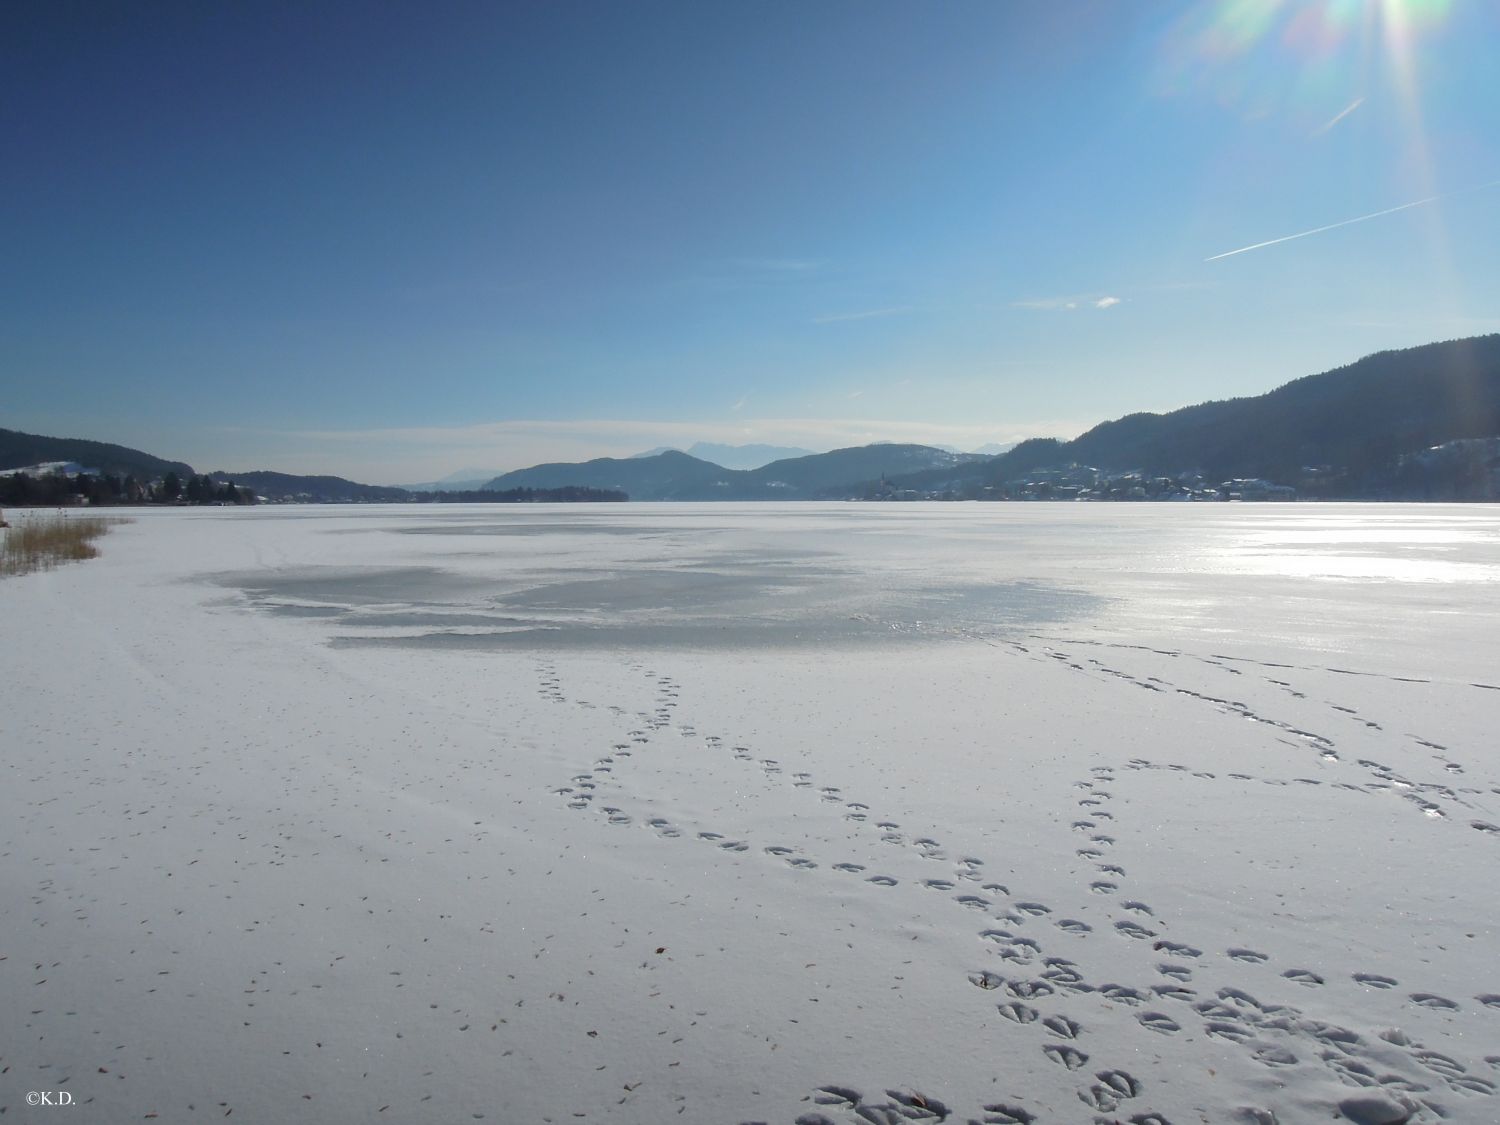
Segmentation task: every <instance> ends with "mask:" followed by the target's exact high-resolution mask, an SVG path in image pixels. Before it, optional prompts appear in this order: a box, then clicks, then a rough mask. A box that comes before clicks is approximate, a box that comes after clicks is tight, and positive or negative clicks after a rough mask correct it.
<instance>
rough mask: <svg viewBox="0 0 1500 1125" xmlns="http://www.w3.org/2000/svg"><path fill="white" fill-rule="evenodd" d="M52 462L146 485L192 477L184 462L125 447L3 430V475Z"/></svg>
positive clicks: (0, 466)
mask: <svg viewBox="0 0 1500 1125" xmlns="http://www.w3.org/2000/svg"><path fill="white" fill-rule="evenodd" d="M51 461H74V462H77V463H78V464H80V465H82V466H84V467H85V468H88V469H98V470H99V471H100V472H101V473H113V474H115V475H117V476H122V477H123V476H133V477H137V478H139V479H140V480H143V481H146V480H155V479H157V478H159V477H164V476H166V475H167V474H168V473H176V474H177V475H178V476H179V477H182V478H184V479H186V478H188V477H191V476H192V475H193V468H192V466H191V465H186V464H184V463H183V462H181V461H164V460H163V459H162V458H160V457H153V456H152V455H151V454H149V453H142V452H141V451H140V450H139V449H129V448H127V447H125V446H123V445H110V444H108V443H107V442H102V441H86V440H84V439H83V438H56V437H43V436H42V435H40V434H23V433H21V432H20V431H18V430H0V472H4V471H5V470H6V469H24V468H28V467H30V466H32V465H43V464H46V463H48V462H51Z"/></svg>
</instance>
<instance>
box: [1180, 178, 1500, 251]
mask: <svg viewBox="0 0 1500 1125" xmlns="http://www.w3.org/2000/svg"><path fill="white" fill-rule="evenodd" d="M1497 184H1500V180H1491V181H1490V182H1489V183H1487V184H1480V185H1479V186H1478V187H1471V188H1463V189H1461V190H1459V191H1449V192H1444V193H1443V194H1442V195H1429V196H1428V197H1427V198H1426V199H1417V200H1413V201H1412V202H1411V203H1403V204H1401V205H1400V206H1398V207H1387V208H1386V209H1385V210H1384V211H1372V212H1370V214H1368V215H1360V216H1359V217H1357V218H1354V219H1345V220H1344V221H1343V222H1340V223H1329V224H1328V225H1327V226H1326V227H1313V229H1312V230H1304V231H1299V232H1298V233H1296V234H1287V235H1282V237H1280V238H1272V239H1268V240H1267V241H1265V242H1257V243H1255V244H1254V245H1252V246H1241V247H1240V248H1239V249H1238V250H1226V251H1224V253H1222V254H1215V255H1214V256H1213V257H1212V258H1204V259H1203V260H1204V261H1205V262H1217V261H1218V260H1219V259H1220V258H1232V257H1234V256H1235V255H1236V254H1248V253H1249V252H1250V251H1251V250H1260V249H1262V248H1264V247H1266V246H1275V245H1276V244H1277V243H1278V242H1290V241H1292V239H1294V238H1306V237H1307V236H1308V235H1310V234H1322V233H1323V232H1324V231H1325V230H1337V229H1338V228H1339V227H1347V226H1350V225H1352V224H1354V223H1365V222H1369V221H1370V220H1371V219H1378V218H1380V217H1381V216H1382V215H1394V214H1395V213H1396V212H1397V211H1409V210H1411V209H1412V208H1413V207H1421V206H1423V205H1424V204H1427V203H1436V202H1437V201H1438V200H1439V199H1451V198H1453V197H1454V196H1455V195H1468V194H1469V193H1470V192H1475V191H1483V190H1484V189H1485V188H1492V187H1494V186H1496V185H1497Z"/></svg>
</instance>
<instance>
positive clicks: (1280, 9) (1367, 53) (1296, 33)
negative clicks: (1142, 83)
mask: <svg viewBox="0 0 1500 1125" xmlns="http://www.w3.org/2000/svg"><path fill="white" fill-rule="evenodd" d="M1451 8H1452V0H1217V2H1216V3H1212V4H1207V5H1203V6H1199V7H1194V8H1193V9H1192V10H1191V11H1190V12H1189V13H1188V14H1187V15H1185V16H1183V17H1182V18H1181V19H1180V20H1179V21H1178V22H1177V23H1176V24H1175V25H1174V26H1172V27H1170V28H1168V29H1167V33H1166V35H1165V37H1164V42H1165V49H1164V53H1163V65H1162V70H1161V87H1162V89H1163V91H1164V92H1166V93H1169V94H1178V95H1182V94H1207V95H1209V96H1210V97H1212V98H1214V99H1215V100H1216V101H1218V102H1219V103H1220V104H1222V105H1224V106H1225V107H1226V108H1228V109H1232V110H1235V111H1237V112H1239V113H1241V114H1243V115H1245V116H1246V117H1249V118H1259V117H1266V116H1270V115H1273V114H1291V115H1294V116H1295V117H1298V118H1302V119H1305V121H1306V123H1307V124H1308V126H1309V129H1311V127H1312V126H1315V125H1318V124H1322V123H1325V122H1328V121H1330V120H1331V119H1332V118H1333V117H1334V116H1335V115H1337V114H1338V113H1339V112H1340V110H1342V109H1344V108H1345V107H1347V106H1349V105H1350V104H1351V103H1352V102H1353V101H1354V100H1355V99H1359V98H1363V97H1365V96H1367V95H1369V94H1371V93H1372V92H1373V89H1374V88H1375V87H1377V86H1382V85H1384V84H1386V83H1389V84H1390V85H1391V86H1392V87H1393V89H1394V91H1395V93H1396V94H1397V95H1398V96H1399V97H1400V99H1401V101H1402V102H1403V104H1404V106H1405V107H1406V112H1408V113H1409V118H1410V120H1412V121H1420V113H1419V112H1418V111H1417V106H1418V101H1417V94H1418V86H1419V83H1418V72H1417V46H1418V45H1419V43H1420V41H1421V40H1422V38H1423V37H1424V36H1427V35H1430V34H1432V33H1434V32H1436V31H1437V30H1439V29H1440V28H1441V26H1442V25H1443V24H1444V22H1445V21H1446V19H1447V17H1448V15H1449V12H1450V9H1451Z"/></svg>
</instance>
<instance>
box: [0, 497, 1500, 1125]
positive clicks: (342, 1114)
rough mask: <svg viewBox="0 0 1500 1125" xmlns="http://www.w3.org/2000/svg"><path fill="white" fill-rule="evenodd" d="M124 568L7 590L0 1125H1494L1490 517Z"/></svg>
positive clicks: (843, 522) (655, 513)
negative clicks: (229, 1123) (758, 1124)
mask: <svg viewBox="0 0 1500 1125" xmlns="http://www.w3.org/2000/svg"><path fill="white" fill-rule="evenodd" d="M133 518H134V522H133V523H131V524H129V525H125V526H120V527H117V528H116V529H114V530H113V531H112V532H111V533H110V534H109V535H108V536H107V537H106V538H105V539H103V540H101V542H100V546H101V548H102V551H103V554H102V557H101V558H99V559H97V560H94V561H91V562H87V563H81V564H75V565H69V566H67V567H64V568H61V569H58V570H56V571H53V572H50V573H44V574H35V575H29V576H25V577H21V578H14V579H7V580H5V581H3V582H0V620H3V622H4V630H5V631H4V636H5V645H4V649H3V654H4V655H3V664H0V731H3V748H4V764H5V777H6V784H5V785H4V786H3V787H0V889H3V892H4V893H3V895H0V958H3V959H0V1005H3V1006H0V1011H3V1013H4V1017H3V1020H0V1112H3V1113H4V1114H5V1115H6V1118H7V1120H19V1121H33V1120H35V1121H43V1120H49V1121H51V1120H59V1119H62V1118H59V1117H58V1116H57V1115H63V1117H65V1118H66V1119H67V1120H74V1121H85V1120H87V1121H108V1122H123V1121H138V1120H142V1119H147V1118H150V1119H152V1120H157V1121H161V1122H176V1121H196V1120H206V1119H219V1118H223V1117H226V1116H229V1115H230V1114H232V1115H233V1119H234V1120H236V1121H252V1122H300V1121H319V1122H343V1121H351V1122H353V1121H360V1122H363V1121H371V1122H383V1121H392V1122H424V1123H425V1122H462V1121H470V1120H475V1119H483V1120H489V1121H501V1122H527V1123H529V1122H572V1121H578V1120H589V1121H612V1122H669V1121H688V1122H746V1121H764V1122H803V1123H813V1122H835V1123H840V1125H843V1123H850V1122H876V1123H879V1122H900V1121H908V1120H916V1121H925V1120H948V1121H951V1122H955V1123H959V1122H970V1121H979V1122H1017V1121H1022V1122H1025V1121H1036V1122H1041V1123H1051V1122H1058V1123H1072V1122H1082V1123H1093V1122H1132V1123H1137V1125H1160V1123H1162V1122H1170V1123H1171V1125H1184V1123H1201V1122H1212V1123H1216V1125H1217V1123H1220V1122H1246V1123H1257V1125H1267V1123H1271V1122H1280V1123H1281V1125H1294V1123H1302V1122H1320V1121H1329V1120H1346V1121H1355V1122H1364V1123H1368V1122H1386V1121H1401V1120H1407V1119H1408V1118H1409V1119H1410V1120H1412V1121H1420V1122H1431V1121H1438V1120H1447V1121H1452V1122H1495V1121H1497V1120H1500V1099H1497V1098H1496V1097H1495V1096H1494V1095H1495V1091H1496V1085H1497V1083H1500V956H1497V954H1500V943H1497V933H1500V931H1497V920H1500V896H1497V893H1496V892H1497V889H1500V880H1497V875H1496V873H1497V870H1500V868H1497V860H1500V760H1497V754H1496V750H1495V731H1496V729H1497V719H1500V659H1497V647H1500V640H1497V638H1500V628H1497V626H1500V621H1497V616H1500V598H1497V597H1496V595H1497V593H1500V514H1497V513H1496V512H1495V511H1494V510H1493V509H1487V508H1479V507H1442V506H1424V507H1415V506H1411V507H1408V506H1356V505H1349V506H1334V505H1326V506H1325V505H1300V506H1298V505H1289V506H1251V505H1215V506H1207V505H1204V506H1187V505H1183V506H1175V505H1173V506H1166V505H1163V506H1139V507H1132V506H1125V505H1098V506H1094V505H975V504H968V505H937V504H928V505H911V506H906V505H868V506H867V505H856V504H837V505H806V504H803V505H770V504H768V505H724V506H714V505H678V506H672V505H660V506H656V505H604V506H599V507H592V506H581V505H580V506H559V507H545V506H534V507H533V506H517V507H457V506H442V507H437V506H433V507H426V506H423V507H412V506H394V507H347V508H312V507H308V508H297V507H275V508H259V509H250V510H241V509H228V508H218V509H201V510H142V511H140V512H138V513H133ZM28 1091H66V1092H68V1093H69V1094H71V1096H72V1099H73V1100H74V1102H75V1103H76V1104H75V1107H74V1108H72V1109H70V1110H60V1109H56V1108H45V1107H44V1108H35V1109H33V1108H28V1107H27V1105H26V1100H25V1098H26V1093H27V1092H28Z"/></svg>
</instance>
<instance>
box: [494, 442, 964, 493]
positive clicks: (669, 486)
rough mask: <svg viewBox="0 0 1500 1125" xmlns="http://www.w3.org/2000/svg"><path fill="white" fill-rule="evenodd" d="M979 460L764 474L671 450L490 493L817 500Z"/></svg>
mask: <svg viewBox="0 0 1500 1125" xmlns="http://www.w3.org/2000/svg"><path fill="white" fill-rule="evenodd" d="M975 460H982V459H981V458H976V457H974V456H973V455H972V454H964V453H957V454H955V453H948V452H946V451H945V450H941V449H935V448H933V447H932V446H928V445H896V444H888V443H881V444H878V445H862V446H856V447H854V448H851V449H835V450H833V451H832V452H830V453H811V454H807V455H806V456H802V457H790V458H785V459H783V460H780V461H772V462H771V463H770V464H769V465H762V466H761V467H760V468H758V469H726V468H725V467H724V466H722V465H716V464H714V463H713V462H711V461H704V460H701V459H700V458H697V457H693V456H690V455H689V454H686V453H681V452H679V451H677V450H675V449H669V450H667V451H665V452H663V453H656V454H651V455H648V456H642V457H625V458H619V457H600V458H598V459H596V460H593V461H584V462H581V463H578V462H556V463H553V464H548V465H534V466H532V467H531V468H529V469H517V470H516V471H515V472H512V473H504V474H502V475H500V476H498V477H496V478H495V479H494V480H492V481H490V482H489V483H488V484H487V485H486V486H485V487H486V488H494V489H506V488H558V487H561V486H563V485H582V486H586V487H589V488H609V489H618V490H620V491H622V492H626V493H628V494H629V495H630V498H631V499H632V500H813V499H820V498H824V497H827V496H830V495H835V494H838V495H842V493H843V491H844V490H845V489H846V488H848V487H850V486H852V485H854V484H857V483H858V482H862V481H870V480H877V479H879V478H880V477H882V476H893V475H901V474H908V473H913V472H917V471H919V470H924V469H937V468H944V469H951V468H953V467H954V466H957V465H960V464H963V463H965V462H967V461H975Z"/></svg>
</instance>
